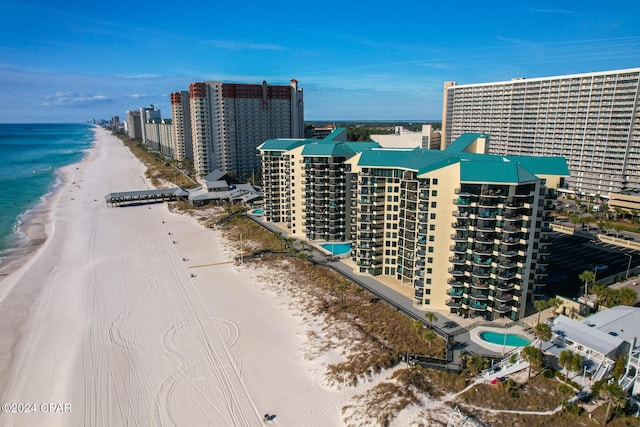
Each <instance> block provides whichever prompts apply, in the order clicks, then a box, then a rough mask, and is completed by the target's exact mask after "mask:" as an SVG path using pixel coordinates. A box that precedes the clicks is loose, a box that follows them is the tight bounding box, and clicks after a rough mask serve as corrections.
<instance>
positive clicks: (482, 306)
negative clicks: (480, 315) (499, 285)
mask: <svg viewBox="0 0 640 427" xmlns="http://www.w3.org/2000/svg"><path fill="white" fill-rule="evenodd" d="M469 308H470V309H472V310H475V311H487V303H486V302H485V303H482V302H480V301H473V302H472V303H471V304H469Z"/></svg>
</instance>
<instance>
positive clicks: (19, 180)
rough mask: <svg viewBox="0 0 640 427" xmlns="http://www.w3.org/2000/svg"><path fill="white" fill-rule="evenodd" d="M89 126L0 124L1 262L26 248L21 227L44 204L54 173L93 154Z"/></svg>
mask: <svg viewBox="0 0 640 427" xmlns="http://www.w3.org/2000/svg"><path fill="white" fill-rule="evenodd" d="M91 129H92V126H91V125H88V124H2V123H0V262H1V261H2V258H5V257H9V256H11V255H12V254H13V252H15V251H17V250H18V249H19V248H20V247H24V246H25V245H28V244H29V242H28V241H26V237H25V236H24V234H23V233H21V229H20V225H21V224H22V223H23V222H24V221H28V220H29V216H30V215H33V214H34V212H36V211H37V210H38V209H39V208H41V207H43V206H44V204H45V203H46V198H47V196H48V195H49V194H52V192H53V191H55V188H56V186H57V185H59V181H58V179H57V174H56V170H57V169H58V168H60V167H62V166H66V165H68V164H71V163H76V162H78V161H80V160H81V159H82V157H83V155H84V153H85V151H86V150H87V149H89V148H91V145H92V142H93V139H94V133H93V131H92V130H91Z"/></svg>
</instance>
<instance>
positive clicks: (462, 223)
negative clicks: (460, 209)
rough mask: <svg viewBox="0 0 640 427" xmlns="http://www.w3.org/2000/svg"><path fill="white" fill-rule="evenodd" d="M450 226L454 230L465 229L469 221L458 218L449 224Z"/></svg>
mask: <svg viewBox="0 0 640 427" xmlns="http://www.w3.org/2000/svg"><path fill="white" fill-rule="evenodd" d="M451 227H452V228H453V229H455V230H466V229H467V228H468V227H469V221H467V220H460V221H458V222H454V223H452V224H451Z"/></svg>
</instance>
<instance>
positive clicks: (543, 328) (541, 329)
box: [533, 323, 552, 349]
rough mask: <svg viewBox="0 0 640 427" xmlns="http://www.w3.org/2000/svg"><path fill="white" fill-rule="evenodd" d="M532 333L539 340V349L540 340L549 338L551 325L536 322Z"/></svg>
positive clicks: (540, 346) (548, 339)
mask: <svg viewBox="0 0 640 427" xmlns="http://www.w3.org/2000/svg"><path fill="white" fill-rule="evenodd" d="M533 333H534V334H535V336H536V337H537V338H538V339H539V340H540V345H539V346H538V348H540V349H542V341H550V340H551V336H552V332H551V326H549V325H547V324H546V323H538V324H537V325H536V327H535V328H534V330H533Z"/></svg>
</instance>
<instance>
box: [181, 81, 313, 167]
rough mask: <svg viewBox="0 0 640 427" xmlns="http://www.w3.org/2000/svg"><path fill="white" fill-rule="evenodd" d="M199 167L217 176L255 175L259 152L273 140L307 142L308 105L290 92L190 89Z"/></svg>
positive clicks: (244, 87)
mask: <svg viewBox="0 0 640 427" xmlns="http://www.w3.org/2000/svg"><path fill="white" fill-rule="evenodd" d="M189 104H190V115H191V134H192V138H191V139H192V143H193V162H194V166H195V169H196V172H197V174H198V175H200V176H204V175H206V174H208V173H209V172H211V171H212V170H215V169H217V170H220V171H223V172H225V173H228V174H232V175H236V176H243V175H245V176H246V175H251V174H252V173H254V172H255V171H256V170H257V169H258V167H259V166H260V158H259V157H258V155H257V151H256V148H257V147H258V145H260V144H262V143H263V142H264V141H266V140H268V139H271V138H302V136H303V132H304V103H303V96H302V88H299V87H298V82H297V81H296V80H291V85H290V86H275V85H267V82H262V84H261V85H256V84H235V83H221V82H197V83H192V84H191V85H189Z"/></svg>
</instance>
